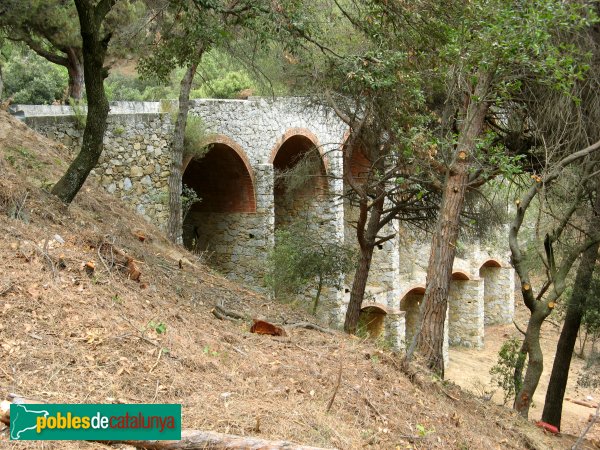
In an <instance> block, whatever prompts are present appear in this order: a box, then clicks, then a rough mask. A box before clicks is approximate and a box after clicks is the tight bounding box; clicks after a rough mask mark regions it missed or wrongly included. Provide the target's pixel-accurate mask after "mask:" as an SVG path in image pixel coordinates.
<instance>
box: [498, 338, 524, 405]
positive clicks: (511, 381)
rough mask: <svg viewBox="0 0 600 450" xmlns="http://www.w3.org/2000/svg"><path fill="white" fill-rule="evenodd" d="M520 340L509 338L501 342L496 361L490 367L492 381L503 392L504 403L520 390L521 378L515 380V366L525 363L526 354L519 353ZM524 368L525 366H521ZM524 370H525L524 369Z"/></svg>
mask: <svg viewBox="0 0 600 450" xmlns="http://www.w3.org/2000/svg"><path fill="white" fill-rule="evenodd" d="M520 349H521V341H520V340H519V339H517V338H511V339H509V340H507V341H505V342H504V344H502V347H501V348H500V352H499V353H498V363H497V364H496V365H495V366H493V367H492V368H491V369H490V374H491V375H492V383H493V384H495V385H497V386H498V387H499V388H500V389H502V391H503V393H504V404H505V405H506V404H507V403H508V402H509V401H510V400H514V398H515V396H516V395H517V393H518V392H519V391H520V390H521V387H522V384H523V380H522V379H519V380H515V378H514V373H515V368H516V367H517V366H519V365H522V364H524V363H525V358H526V357H527V355H526V354H525V353H521V351H520ZM523 367H524V368H525V367H526V366H523ZM524 371H525V370H524Z"/></svg>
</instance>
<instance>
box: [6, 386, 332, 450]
mask: <svg viewBox="0 0 600 450" xmlns="http://www.w3.org/2000/svg"><path fill="white" fill-rule="evenodd" d="M11 403H21V404H22V403H33V404H38V403H46V402H42V401H37V400H31V399H27V398H24V397H20V396H18V395H16V394H8V395H7V396H6V401H3V402H2V403H0V421H1V422H2V423H4V424H6V425H8V426H10V404H11ZM98 442H101V443H103V444H107V445H130V446H133V447H135V448H139V449H146V450H210V449H212V450H229V449H239V450H242V449H244V450H327V449H323V448H320V447H309V446H305V445H300V444H295V443H293V442H289V441H270V440H266V439H258V438H254V437H251V436H236V435H233V434H223V433H215V432H213V431H201V430H182V431H181V440H180V441H153V440H151V441H98Z"/></svg>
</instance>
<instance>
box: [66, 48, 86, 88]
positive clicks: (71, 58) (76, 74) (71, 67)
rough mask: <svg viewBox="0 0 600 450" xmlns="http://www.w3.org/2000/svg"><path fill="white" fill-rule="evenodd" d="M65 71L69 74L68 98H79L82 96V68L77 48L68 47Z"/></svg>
mask: <svg viewBox="0 0 600 450" xmlns="http://www.w3.org/2000/svg"><path fill="white" fill-rule="evenodd" d="M67 60H68V65H67V72H68V74H69V89H68V91H67V96H68V98H72V99H74V100H81V99H82V98H83V85H84V76H83V73H84V68H83V64H82V63H81V52H79V51H78V49H75V48H73V47H69V48H68V49H67Z"/></svg>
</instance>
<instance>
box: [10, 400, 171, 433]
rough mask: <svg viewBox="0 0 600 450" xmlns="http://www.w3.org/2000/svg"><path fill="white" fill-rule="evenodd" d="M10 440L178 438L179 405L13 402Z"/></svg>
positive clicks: (11, 406)
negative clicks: (37, 403) (35, 403)
mask: <svg viewBox="0 0 600 450" xmlns="http://www.w3.org/2000/svg"><path fill="white" fill-rule="evenodd" d="M10 439H11V440H26V441H32V440H46V441H50V440H93V441H103V440H180V439H181V405H173V404H151V405H150V404H119V405H101V404H74V405H70V404H40V405H34V404H14V403H13V404H12V405H10Z"/></svg>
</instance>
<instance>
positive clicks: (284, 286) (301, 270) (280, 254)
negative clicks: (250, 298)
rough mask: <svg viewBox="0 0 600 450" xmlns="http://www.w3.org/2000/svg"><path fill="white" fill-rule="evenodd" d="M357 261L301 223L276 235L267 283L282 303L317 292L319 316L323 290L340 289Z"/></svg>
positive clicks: (315, 300)
mask: <svg viewBox="0 0 600 450" xmlns="http://www.w3.org/2000/svg"><path fill="white" fill-rule="evenodd" d="M354 260H355V258H354V252H353V251H352V250H351V249H350V248H349V247H345V246H342V245H340V244H338V243H337V242H327V241H324V240H323V236H322V235H320V234H319V233H318V232H317V231H316V230H314V229H312V228H311V227H310V225H309V224H308V223H305V222H303V221H298V222H295V223H292V224H290V225H289V226H287V227H284V228H282V229H279V230H277V231H276V232H275V247H274V248H273V250H272V252H271V253H270V255H269V262H268V274H267V277H266V282H267V285H269V287H271V288H272V289H273V290H274V292H275V295H276V297H278V298H280V299H285V298H286V297H289V296H291V295H298V294H300V293H302V292H306V290H307V288H313V289H315V294H314V297H313V300H312V313H313V314H316V312H317V308H318V306H319V300H320V296H321V292H322V289H323V287H325V286H332V287H336V288H340V282H341V280H342V276H343V275H344V274H346V273H348V272H349V271H350V270H351V269H352V267H353V266H354Z"/></svg>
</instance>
